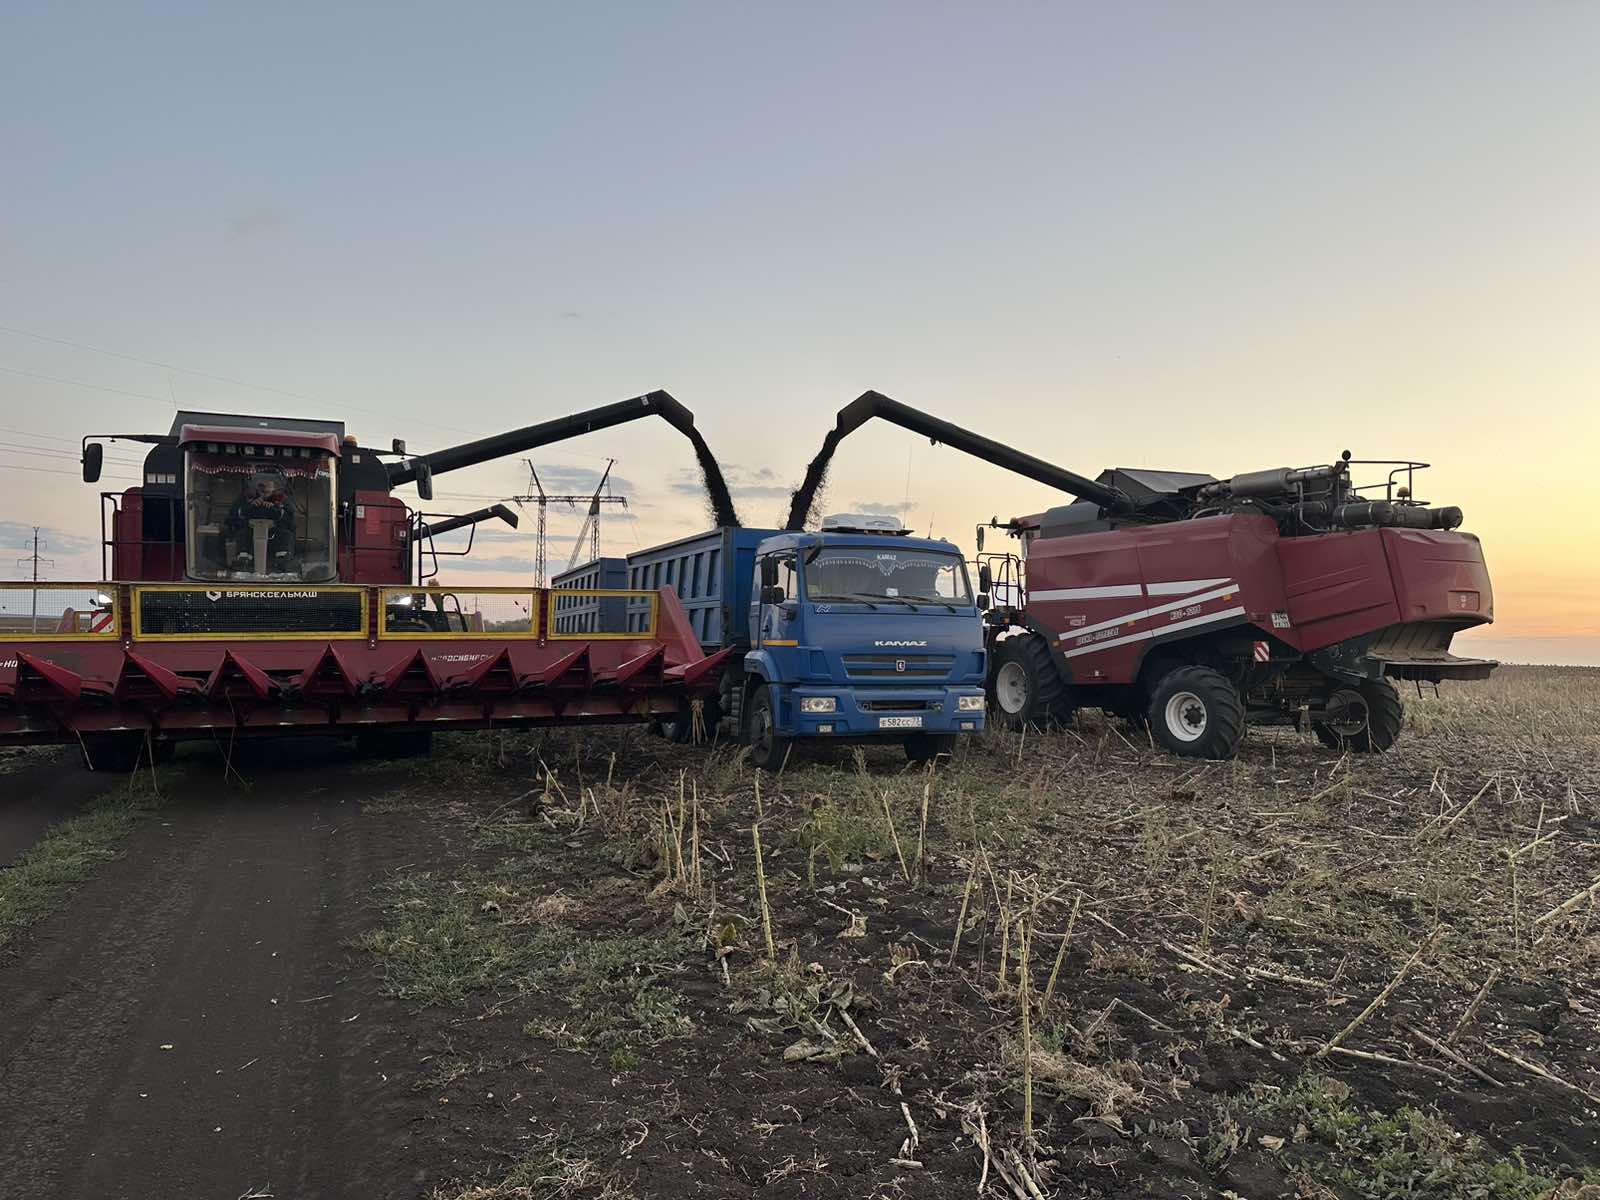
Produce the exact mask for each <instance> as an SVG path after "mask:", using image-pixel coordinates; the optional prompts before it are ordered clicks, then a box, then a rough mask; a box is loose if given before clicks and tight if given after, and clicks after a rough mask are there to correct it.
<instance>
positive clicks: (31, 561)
mask: <svg viewBox="0 0 1600 1200" xmlns="http://www.w3.org/2000/svg"><path fill="white" fill-rule="evenodd" d="M41 545H44V546H46V547H48V546H49V543H48V542H44V543H41V542H40V541H39V527H38V526H37V525H35V526H34V527H33V553H32V554H30V555H28V556H27V557H25V558H19V559H17V566H19V567H29V568H31V573H32V576H33V585H34V586H33V616H32V618H31V620H30V624H31V625H32V629H33V632H34V633H38V632H39V566H40V564H41V563H42V564H44V565H45V566H47V567H54V566H55V565H56V560H55V559H53V558H40V557H39V547H40V546H41Z"/></svg>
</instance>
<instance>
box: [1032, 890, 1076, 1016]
mask: <svg viewBox="0 0 1600 1200" xmlns="http://www.w3.org/2000/svg"><path fill="white" fill-rule="evenodd" d="M1082 903H1083V893H1082V892H1079V893H1078V894H1077V895H1076V896H1074V897H1073V898H1072V915H1071V916H1069V917H1068V918H1067V931H1066V932H1065V933H1064V934H1062V935H1061V945H1060V947H1059V948H1058V949H1057V950H1056V961H1055V965H1054V966H1053V967H1051V968H1050V978H1049V980H1048V981H1047V982H1046V983H1045V985H1044V999H1043V1000H1042V1001H1040V1003H1039V1011H1040V1012H1041V1013H1043V1012H1045V1011H1046V1010H1047V1009H1048V1008H1049V1007H1050V997H1052V996H1054V995H1055V994H1056V977H1057V976H1059V975H1060V974H1061V964H1062V962H1063V961H1064V960H1065V959H1066V957H1067V946H1068V944H1069V943H1070V942H1071V941H1072V931H1073V930H1074V929H1075V928H1077V924H1078V906H1079V905H1081V904H1082Z"/></svg>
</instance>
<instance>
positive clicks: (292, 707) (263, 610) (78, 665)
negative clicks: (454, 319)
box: [0, 392, 724, 770]
mask: <svg viewBox="0 0 1600 1200" xmlns="http://www.w3.org/2000/svg"><path fill="white" fill-rule="evenodd" d="M644 416H660V417H662V418H664V419H666V420H667V421H669V423H671V424H673V426H674V427H675V428H678V429H679V430H680V431H682V432H685V433H686V434H688V435H689V436H690V437H691V438H692V439H693V440H695V441H696V444H697V448H698V447H702V446H703V443H702V442H699V441H698V435H697V434H695V433H694V432H693V417H692V415H690V414H689V412H688V411H687V410H686V409H684V408H683V407H682V406H681V405H679V404H678V403H677V401H675V400H673V399H672V397H671V396H669V395H667V394H666V393H665V392H652V393H650V394H649V395H647V396H641V397H638V398H636V399H633V400H628V401H623V402H621V403H619V404H613V405H608V406H606V407H604V408H600V409H594V410H590V411H588V412H584V413H579V414H577V415H575V416H571V417H564V418H559V419H557V420H554V421H549V422H545V423H543V424H541V425H535V426H529V427H528V428H526V429H521V430H516V431H513V432H511V433H507V434H503V435H500V436H499V437H496V438H487V439H484V440H482V441H479V442H473V443H469V444H468V445H466V446H458V447H452V448H450V449H448V450H443V451H438V452H436V453H434V454H431V455H426V456H422V457H419V458H408V457H407V456H406V454H405V448H404V445H403V444H402V443H398V442H397V443H395V444H394V446H393V447H392V449H391V450H389V451H383V452H379V451H374V450H372V449H369V448H366V447H362V446H359V445H358V444H356V442H355V440H354V439H353V438H346V437H345V436H344V431H343V427H342V426H341V425H339V424H338V423H336V422H321V421H298V420H285V419H274V418H254V417H250V418H245V417H236V416H224V415H217V414H193V413H180V414H178V418H177V419H176V420H175V421H174V424H173V428H172V431H171V432H170V433H168V434H165V435H117V436H118V437H121V438H123V439H124V440H128V439H130V438H131V440H138V441H141V442H145V443H147V444H149V445H151V450H150V451H149V453H148V455H147V457H146V461H145V467H144V482H143V484H142V485H141V486H138V487H133V488H129V489H127V490H126V491H124V492H122V493H120V494H116V493H107V494H105V495H104V496H103V498H102V500H103V506H104V507H103V509H102V512H103V516H104V518H105V519H104V520H103V538H102V540H103V542H104V545H105V551H106V554H107V556H108V557H109V560H110V563H111V565H112V566H111V570H110V572H108V574H109V576H110V578H111V580H112V581H110V582H103V583H93V584H64V583H49V584H31V583H30V584H0V744H11V745H16V744H30V743H68V744H72V743H76V744H79V745H81V746H82V748H83V751H84V756H85V759H86V760H87V762H88V763H89V765H91V766H93V767H95V768H98V769H107V770H127V769H130V768H132V767H133V766H135V765H137V763H138V762H139V761H140V760H141V757H145V756H148V757H149V758H151V759H152V760H159V759H160V758H162V757H164V756H165V754H167V753H168V752H170V750H171V748H172V746H173V745H174V744H175V743H176V742H177V741H180V740H184V739H190V738H211V739H216V740H218V741H221V742H225V743H231V741H232V740H234V739H236V738H238V737H251V736H257V737H258V736H265V735H283V734H294V733H317V734H324V735H335V736H341V735H344V736H350V735H353V736H355V737H357V738H358V739H359V740H361V741H362V742H364V743H366V744H367V745H368V746H370V747H372V748H374V749H377V750H380V751H385V752H416V751H420V750H425V749H426V748H427V745H428V742H429V740H430V739H431V736H432V733H433V731H435V730H449V729H484V728H496V727H506V726H528V725H557V724H593V723H615V722H628V721H649V720H652V719H655V718H659V717H660V716H662V715H664V714H673V713H676V712H678V711H679V710H680V709H681V708H682V707H683V705H684V704H685V702H686V701H687V700H689V699H692V698H698V697H700V696H702V695H704V694H707V693H708V692H711V691H714V689H715V687H716V677H717V672H718V670H719V668H720V666H721V663H722V659H723V657H724V656H723V655H720V654H710V655H708V654H706V653H705V652H704V651H703V650H702V649H701V646H700V643H699V642H698V640H697V639H696V638H695V636H694V633H693V630H692V629H691V628H690V625H689V621H688V617H687V615H686V614H685V612H684V610H683V607H682V605H681V604H680V603H679V602H678V600H677V598H676V596H675V595H674V594H673V592H672V591H671V590H670V589H659V590H656V589H651V590H639V591H632V590H621V591H610V590H606V591H600V590H596V591H594V592H593V593H592V596H593V597H594V598H596V599H599V598H602V597H603V598H605V599H607V600H617V601H620V602H621V604H622V605H625V606H627V607H628V608H629V609H630V610H631V611H632V612H633V613H635V614H636V615H635V617H634V618H633V619H632V620H630V621H628V622H627V623H626V624H624V623H623V622H620V621H619V622H617V623H615V627H614V628H613V627H611V626H610V625H606V624H604V623H601V624H593V625H591V626H590V627H586V628H584V629H583V630H581V631H577V632H572V631H568V630H566V629H564V628H562V623H561V622H559V621H558V620H557V618H556V602H555V600H554V598H553V597H552V594H551V592H550V591H549V590H548V589H543V588H534V587H470V586H469V587H461V586H450V587H445V586H439V585H438V582H437V580H436V579H434V578H429V576H430V574H436V573H437V563H438V559H439V558H440V557H441V556H444V555H446V554H448V553H465V552H466V551H458V552H450V551H445V550H440V549H437V548H436V547H435V545H434V538H435V537H437V536H438V535H440V534H442V533H446V532H450V531H452V530H455V529H462V528H466V529H469V530H470V529H473V528H475V527H476V525H477V524H478V523H479V522H481V521H485V520H490V519H499V520H504V521H506V522H508V523H509V524H511V525H513V526H514V525H515V524H516V516H515V514H514V513H512V512H511V511H510V510H508V509H506V508H505V507H504V506H503V505H492V506H490V507H488V508H485V509H480V510H479V511H477V512H475V513H468V514H462V515H457V516H443V517H440V516H431V515H428V514H424V513H420V512H416V511H413V510H412V509H410V508H409V506H407V505H406V504H405V503H404V502H403V501H401V500H399V499H397V498H396V497H394V496H393V495H392V493H391V489H392V488H393V487H395V486H397V485H399V484H402V483H408V482H416V483H417V485H418V494H419V496H421V497H422V498H423V499H424V500H426V499H429V498H431V496H432V477H433V476H434V475H435V474H437V473H439V472H441V471H446V470H454V469H457V468H460V467H465V466H470V465H473V464H475V463H479V462H484V461H488V460H489V459H493V458H498V457H501V456H502V455H506V454H515V453H519V452H522V451H525V450H528V449H531V448H533V447H535V446H540V445H545V444H547V443H549V442H553V441H557V440H561V439H563V438H567V437H573V436H577V435H579V434H582V433H586V432H589V431H591V430H595V429H602V428H607V427H610V426H613V425H617V424H620V423H622V422H624V421H629V420H634V419H637V418H639V417H644ZM101 455H102V451H101V447H100V445H99V444H98V443H94V442H90V441H89V440H88V439H86V440H85V449H84V478H85V480H86V481H88V482H94V481H95V480H97V479H98V478H99V468H100V462H101ZM385 456H388V457H390V458H391V461H389V462H385V461H384V457H385ZM706 457H709V455H707V456H706ZM470 546H471V543H470V537H469V542H468V547H467V549H468V550H470ZM563 596H564V597H565V602H567V603H571V602H572V601H573V600H574V595H573V593H572V592H570V591H569V592H566V593H563Z"/></svg>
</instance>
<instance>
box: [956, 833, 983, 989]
mask: <svg viewBox="0 0 1600 1200" xmlns="http://www.w3.org/2000/svg"><path fill="white" fill-rule="evenodd" d="M982 854H983V850H982V849H981V848H980V849H978V850H975V851H973V855H972V867H971V869H970V870H968V871H967V887H966V890H965V891H963V892H962V893H961V911H960V912H959V913H957V914H956V936H955V938H954V939H953V940H952V941H951V943H950V965H951V966H952V967H953V966H955V965H956V955H957V954H959V953H960V952H961V932H962V930H963V929H964V928H965V927H966V923H967V906H968V905H969V904H971V903H972V885H973V883H975V882H976V881H977V878H978V859H979V857H980V856H981V855H982Z"/></svg>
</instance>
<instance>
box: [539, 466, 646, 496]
mask: <svg viewBox="0 0 1600 1200" xmlns="http://www.w3.org/2000/svg"><path fill="white" fill-rule="evenodd" d="M533 465H534V469H535V470H537V471H538V472H539V482H540V483H542V484H543V485H544V490H545V491H546V492H548V493H550V494H551V495H555V496H559V495H562V494H563V493H566V494H570V495H575V496H592V495H594V489H595V488H596V487H598V486H599V484H600V471H599V470H597V469H595V468H594V467H575V466H572V465H571V464H570V463H553V464H550V465H546V464H544V463H534V464H533ZM606 490H607V491H609V492H610V493H611V494H612V495H613V496H626V495H627V494H628V493H629V492H631V491H633V480H631V479H625V478H623V477H622V476H621V475H618V474H617V473H616V472H615V471H613V472H612V473H611V478H610V479H608V480H607V481H606Z"/></svg>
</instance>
